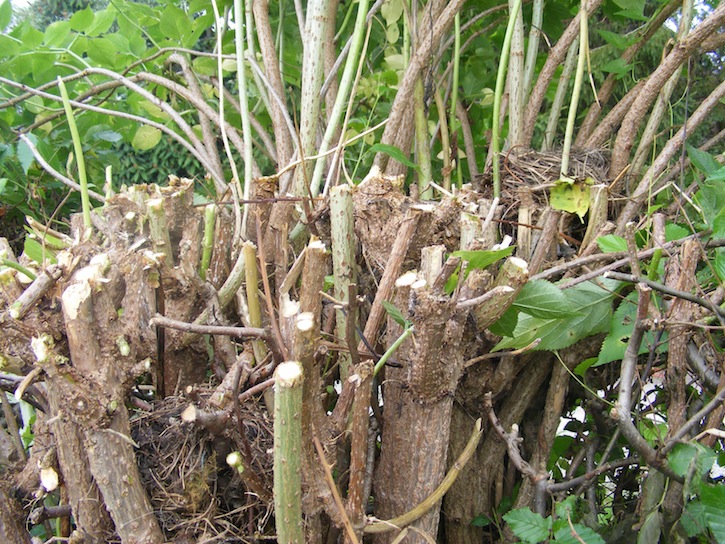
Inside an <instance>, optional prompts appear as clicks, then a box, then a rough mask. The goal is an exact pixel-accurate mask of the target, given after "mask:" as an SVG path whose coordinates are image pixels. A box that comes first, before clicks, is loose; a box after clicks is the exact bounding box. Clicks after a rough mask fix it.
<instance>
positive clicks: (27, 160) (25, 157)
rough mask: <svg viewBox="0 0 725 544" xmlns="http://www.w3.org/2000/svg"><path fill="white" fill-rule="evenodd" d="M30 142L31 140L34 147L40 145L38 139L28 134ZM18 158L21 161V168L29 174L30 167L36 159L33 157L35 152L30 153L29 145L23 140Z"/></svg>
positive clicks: (19, 147) (19, 146)
mask: <svg viewBox="0 0 725 544" xmlns="http://www.w3.org/2000/svg"><path fill="white" fill-rule="evenodd" d="M28 140H30V141H31V143H32V144H33V145H34V146H37V145H38V138H36V137H35V135H33V134H28ZM17 157H18V161H20V167H21V168H22V169H23V172H24V173H26V174H27V173H28V170H30V166H31V165H32V164H33V162H34V161H35V157H34V156H33V152H32V151H30V148H29V147H28V145H27V144H26V143H25V142H23V141H22V140H21V141H20V142H18V151H17Z"/></svg>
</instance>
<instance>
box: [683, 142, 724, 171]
mask: <svg viewBox="0 0 725 544" xmlns="http://www.w3.org/2000/svg"><path fill="white" fill-rule="evenodd" d="M687 156H688V157H689V159H690V162H691V163H692V164H693V165H694V166H695V168H697V169H698V170H700V171H701V172H702V173H703V174H705V175H708V176H709V175H710V174H714V173H715V172H717V171H718V170H719V169H720V163H719V162H717V161H716V160H715V158H714V157H713V156H712V155H710V154H709V153H708V152H707V151H700V150H699V149H697V148H696V147H693V146H691V145H690V144H687Z"/></svg>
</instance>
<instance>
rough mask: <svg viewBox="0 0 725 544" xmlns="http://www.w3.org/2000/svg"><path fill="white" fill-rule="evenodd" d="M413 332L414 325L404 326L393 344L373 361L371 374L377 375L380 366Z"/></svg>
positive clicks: (382, 365) (380, 368)
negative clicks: (373, 365)
mask: <svg viewBox="0 0 725 544" xmlns="http://www.w3.org/2000/svg"><path fill="white" fill-rule="evenodd" d="M414 332H415V327H413V325H410V326H408V327H406V328H405V330H404V331H403V334H401V335H400V336H399V337H398V339H397V340H396V341H395V342H393V345H392V346H390V347H389V348H388V351H386V352H385V353H383V356H382V357H380V360H379V361H378V362H377V363H375V369H374V370H373V376H377V374H378V372H380V371H381V370H382V368H383V367H384V366H385V363H386V362H387V361H388V359H390V357H392V355H393V353H395V352H396V351H397V349H398V348H399V347H400V346H401V345H402V344H403V342H405V340H406V339H407V338H408V337H409V336H410V335H411V334H413V333H414Z"/></svg>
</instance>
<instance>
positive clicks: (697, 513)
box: [680, 500, 707, 538]
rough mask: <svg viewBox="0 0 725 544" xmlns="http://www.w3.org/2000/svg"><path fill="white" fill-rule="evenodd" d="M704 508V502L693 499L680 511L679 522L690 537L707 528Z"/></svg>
mask: <svg viewBox="0 0 725 544" xmlns="http://www.w3.org/2000/svg"><path fill="white" fill-rule="evenodd" d="M706 510H707V508H706V507H705V505H704V504H702V503H701V502H700V501H699V500H694V501H692V502H690V503H689V504H688V505H687V507H686V508H685V511H684V512H683V513H682V517H681V518H680V523H681V524H682V528H683V529H685V532H686V533H687V536H689V537H690V538H692V537H693V536H695V535H699V534H701V533H703V532H704V531H705V529H706V528H707V517H706V515H705V512H706Z"/></svg>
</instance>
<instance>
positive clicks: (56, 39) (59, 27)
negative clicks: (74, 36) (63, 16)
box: [43, 21, 71, 47]
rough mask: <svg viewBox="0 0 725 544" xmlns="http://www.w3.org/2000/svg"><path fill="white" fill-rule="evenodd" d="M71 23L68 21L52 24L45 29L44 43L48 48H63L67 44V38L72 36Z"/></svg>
mask: <svg viewBox="0 0 725 544" xmlns="http://www.w3.org/2000/svg"><path fill="white" fill-rule="evenodd" d="M70 26H71V25H70V23H69V22H68V21H56V22H55V23H51V24H50V25H48V27H47V28H46V29H45V34H44V35H43V43H44V44H45V45H47V46H48V47H61V46H63V45H66V44H65V41H66V38H68V35H69V34H70V30H71V28H70Z"/></svg>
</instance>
